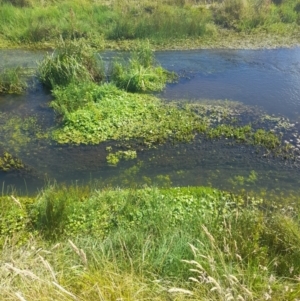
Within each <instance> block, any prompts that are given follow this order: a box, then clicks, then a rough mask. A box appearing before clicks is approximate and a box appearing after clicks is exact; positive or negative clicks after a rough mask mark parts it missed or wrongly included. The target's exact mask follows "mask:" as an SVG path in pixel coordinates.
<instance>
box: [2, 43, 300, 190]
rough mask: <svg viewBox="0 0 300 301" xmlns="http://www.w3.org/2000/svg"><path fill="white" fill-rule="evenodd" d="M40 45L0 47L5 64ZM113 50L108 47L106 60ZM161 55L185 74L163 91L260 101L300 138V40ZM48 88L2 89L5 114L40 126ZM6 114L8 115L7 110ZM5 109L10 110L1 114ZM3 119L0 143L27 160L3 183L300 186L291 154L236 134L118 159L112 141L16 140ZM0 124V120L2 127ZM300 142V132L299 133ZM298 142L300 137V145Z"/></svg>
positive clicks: (173, 95) (25, 186)
mask: <svg viewBox="0 0 300 301" xmlns="http://www.w3.org/2000/svg"><path fill="white" fill-rule="evenodd" d="M43 55H44V53H43V52H30V51H21V50H13V51H10V50H0V68H2V67H11V66H24V67H27V68H35V67H36V62H37V61H38V60H40V59H41V58H42V57H43ZM114 55H115V54H114V53H111V52H108V53H103V54H102V57H103V60H104V61H105V62H109V60H110V59H111V58H112V57H113V56H114ZM156 58H157V60H158V61H159V63H160V64H161V65H162V66H163V67H165V68H166V69H168V70H171V71H175V72H177V73H178V74H179V75H180V79H179V80H178V82H177V83H173V84H169V85H168V86H167V88H166V89H165V90H164V91H163V92H162V93H160V94H159V96H160V97H162V98H164V99H167V100H184V101H186V100H188V101H192V102H198V101H200V100H203V99H206V100H208V102H209V101H212V100H218V99H219V100H222V101H223V100H226V99H227V100H233V101H239V102H241V103H244V104H245V105H249V106H255V107H259V109H260V110H262V111H263V112H265V113H266V114H269V115H272V116H274V117H278V116H283V117H285V118H288V119H289V122H290V123H291V124H294V125H295V131H294V133H293V135H294V136H293V137H292V138H293V139H295V144H296V145H297V139H300V137H299V134H298V131H299V130H300V127H299V123H300V48H293V49H276V50H198V51H196V50H194V51H168V52H158V53H156ZM50 100H51V95H50V93H49V91H46V90H45V89H43V87H42V86H41V85H39V84H35V86H34V88H32V89H31V90H30V91H29V92H28V93H27V94H26V95H22V96H14V95H5V96H4V95H0V112H2V115H1V116H2V117H1V118H2V119H3V120H4V119H5V118H6V119H7V120H9V118H24V117H30V116H34V117H35V118H37V122H38V124H39V127H40V128H41V129H46V128H49V127H51V126H54V124H55V123H54V121H55V116H54V113H53V112H52V110H51V109H49V108H48V102H49V101H50ZM3 114H4V115H3ZM3 116H5V117H3ZM3 120H1V123H0V139H1V140H0V141H1V142H0V151H1V148H2V149H4V148H5V150H7V151H10V152H11V153H13V154H14V155H16V156H18V157H19V158H21V159H22V161H23V162H24V163H25V164H26V165H27V166H29V167H30V168H29V170H27V171H25V172H22V173H21V174H19V173H4V172H0V184H1V185H2V187H3V188H2V190H4V191H6V190H7V189H9V188H10V187H12V186H13V187H15V188H17V189H18V190H20V191H25V192H26V191H28V192H30V191H35V190H36V189H38V188H40V187H42V186H43V185H44V184H45V182H47V181H48V180H50V181H53V180H54V179H55V180H57V181H58V182H66V183H75V182H78V183H83V182H88V181H98V183H101V184H102V185H104V186H105V185H113V186H131V185H133V183H137V184H139V185H142V184H157V185H174V186H183V185H212V186H214V187H218V188H222V189H229V190H233V189H241V188H245V189H248V190H273V191H286V190H289V191H297V190H298V187H300V168H299V164H295V163H294V162H291V161H290V160H284V159H281V158H273V157H266V156H264V153H263V151H257V149H256V148H254V147H250V146H246V145H243V144H236V143H233V142H232V141H229V140H225V139H223V140H222V139H221V140H215V141H211V140H207V139H205V138H204V137H201V136H198V137H196V139H195V141H194V142H192V143H179V144H176V145H172V144H166V145H162V146H159V147H157V148H155V149H150V150H143V149H142V148H140V149H138V151H137V155H138V156H137V159H134V160H131V161H124V162H123V161H122V162H120V164H118V166H110V165H109V164H107V162H106V156H107V151H106V147H107V144H101V145H98V146H61V145H57V144H55V143H53V142H51V143H49V142H48V141H46V140H43V139H41V140H36V139H31V140H30V139H27V140H26V139H23V140H26V141H23V142H22V143H21V144H19V143H17V141H19V140H21V141H22V137H19V136H18V133H19V132H18V129H16V130H15V133H10V134H9V135H8V134H7V130H6V129H5V126H6V125H5V124H6V123H7V122H6V123H5V122H4V121H3ZM1 127H2V128H1ZM299 144H300V140H299ZM299 147H300V145H299Z"/></svg>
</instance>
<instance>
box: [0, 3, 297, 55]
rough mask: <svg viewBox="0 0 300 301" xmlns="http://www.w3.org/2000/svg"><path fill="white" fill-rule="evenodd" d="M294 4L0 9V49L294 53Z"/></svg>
mask: <svg viewBox="0 0 300 301" xmlns="http://www.w3.org/2000/svg"><path fill="white" fill-rule="evenodd" d="M298 6H299V5H298V4H297V3H295V1H291V0H286V1H283V2H282V3H277V4H276V3H273V2H271V1H260V2H259V3H253V2H252V1H250V0H248V1H240V0H236V1H235V0H226V1H223V2H221V3H216V4H213V5H206V4H205V3H201V2H199V1H197V4H195V3H194V1H188V0H186V1H175V0H174V1H151V3H149V2H148V1H146V0H144V1H138V3H136V2H135V0H131V1H128V2H126V3H123V2H120V1H98V2H97V3H94V2H93V3H91V2H90V1H86V0H78V1H76V2H74V1H72V2H70V1H67V0H64V1H60V2H53V1H43V2H42V3H40V2H39V1H35V0H30V1H29V0H28V1H25V0H24V1H20V0H18V1H13V2H12V3H9V2H6V1H3V2H2V3H0V7H1V10H0V12H1V13H0V32H1V34H0V38H1V39H0V48H2V49H3V48H22V49H24V48H29V49H49V48H54V47H55V46H56V45H57V42H58V41H59V40H60V39H61V38H63V39H64V40H66V39H81V40H83V41H85V42H86V43H87V44H89V45H92V46H93V47H95V48H96V49H97V50H103V49H115V50H130V49H132V48H134V46H135V45H136V43H137V42H138V41H140V40H149V41H150V43H151V45H152V47H154V48H155V49H157V50H162V49H195V48H202V49H207V48H228V49H249V48H276V47H290V46H295V45H299V43H300V35H299V32H300V30H299V23H300V21H299V20H300V13H299V10H300V9H299V7H298Z"/></svg>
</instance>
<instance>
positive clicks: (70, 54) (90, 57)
mask: <svg viewBox="0 0 300 301" xmlns="http://www.w3.org/2000/svg"><path fill="white" fill-rule="evenodd" d="M38 72H39V78H40V80H41V81H42V82H43V83H44V84H45V85H46V86H48V87H50V88H54V87H56V86H67V85H68V84H69V83H71V82H75V83H79V82H84V81H93V82H101V81H102V80H103V78H104V73H103V69H102V66H101V62H100V60H99V59H97V57H96V53H95V51H94V50H93V49H92V48H91V47H89V46H88V45H87V44H85V43H83V42H81V41H76V40H75V41H63V40H61V41H60V43H59V44H58V47H57V48H56V50H55V51H54V53H52V54H48V55H46V57H45V58H44V59H43V60H42V61H41V62H40V63H39V66H38Z"/></svg>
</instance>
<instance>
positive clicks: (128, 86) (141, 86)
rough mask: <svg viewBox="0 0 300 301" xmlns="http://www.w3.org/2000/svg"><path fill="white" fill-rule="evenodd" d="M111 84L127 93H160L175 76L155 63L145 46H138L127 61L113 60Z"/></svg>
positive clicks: (147, 45) (150, 51)
mask: <svg viewBox="0 0 300 301" xmlns="http://www.w3.org/2000/svg"><path fill="white" fill-rule="evenodd" d="M110 77H111V80H112V82H113V83H114V84H115V85H116V86H117V87H119V88H121V89H124V90H126V91H129V92H151V91H161V90H163V89H164V88H165V85H166V83H167V82H172V81H174V80H175V78H176V75H175V74H174V73H171V72H168V71H166V70H165V69H163V68H162V67H161V66H159V65H158V64H157V63H155V60H154V54H153V52H152V50H151V48H150V45H149V42H148V43H147V44H141V45H139V46H138V47H137V48H136V49H135V50H134V51H133V52H132V54H131V58H130V59H129V60H128V61H123V62H122V61H121V62H120V61H118V60H115V62H114V63H113V66H112V72H111V76H110Z"/></svg>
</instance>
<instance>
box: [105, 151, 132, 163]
mask: <svg viewBox="0 0 300 301" xmlns="http://www.w3.org/2000/svg"><path fill="white" fill-rule="evenodd" d="M106 150H107V151H109V152H110V151H111V148H109V147H107V148H106ZM136 157H137V154H136V151H135V150H127V151H117V152H115V153H111V152H110V153H109V154H108V155H107V156H106V160H107V163H109V164H110V165H117V164H118V163H119V161H120V160H121V159H124V160H126V161H127V160H133V159H135V158H136Z"/></svg>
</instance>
